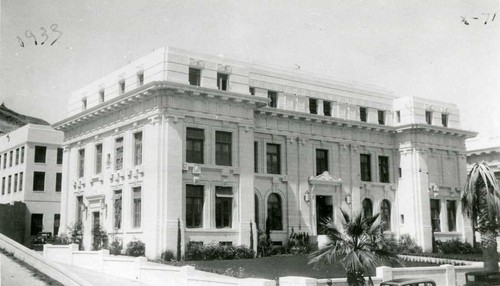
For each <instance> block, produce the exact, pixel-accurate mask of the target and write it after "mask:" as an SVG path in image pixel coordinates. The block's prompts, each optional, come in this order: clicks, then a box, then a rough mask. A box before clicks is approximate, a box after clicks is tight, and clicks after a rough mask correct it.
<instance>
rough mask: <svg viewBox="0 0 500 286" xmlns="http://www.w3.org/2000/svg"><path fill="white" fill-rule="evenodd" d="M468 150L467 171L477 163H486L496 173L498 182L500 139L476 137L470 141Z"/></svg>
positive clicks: (499, 175)
mask: <svg viewBox="0 0 500 286" xmlns="http://www.w3.org/2000/svg"><path fill="white" fill-rule="evenodd" d="M465 143H466V148H467V169H468V170H470V168H472V164H474V163H475V162H478V163H479V162H482V161H484V162H486V163H487V164H488V166H489V167H490V169H491V170H492V171H493V172H494V173H495V177H496V178H497V180H500V137H491V138H484V137H476V138H471V139H468V140H467V141H466V142H465Z"/></svg>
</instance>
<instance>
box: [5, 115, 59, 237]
mask: <svg viewBox="0 0 500 286" xmlns="http://www.w3.org/2000/svg"><path fill="white" fill-rule="evenodd" d="M62 140H63V133H62V132H61V131H57V130H54V129H52V127H50V126H46V125H35V124H27V125H24V126H23V127H20V128H18V129H16V130H14V131H11V132H9V133H7V134H4V135H2V136H0V204H7V203H13V202H16V201H19V202H24V203H25V204H26V206H27V208H28V212H29V219H28V221H27V222H26V234H25V236H24V237H25V241H24V242H29V241H31V239H32V238H33V237H34V236H35V235H36V234H38V233H39V232H50V233H58V231H59V225H60V205H61V204H60V202H61V191H62V172H61V168H62V161H63V160H62V155H63V152H62V148H61V144H62Z"/></svg>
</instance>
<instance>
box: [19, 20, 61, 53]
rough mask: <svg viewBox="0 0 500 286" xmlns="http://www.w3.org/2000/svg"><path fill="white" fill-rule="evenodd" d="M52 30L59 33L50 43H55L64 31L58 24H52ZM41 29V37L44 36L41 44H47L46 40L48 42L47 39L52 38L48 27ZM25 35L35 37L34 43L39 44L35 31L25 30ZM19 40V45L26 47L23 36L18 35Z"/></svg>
mask: <svg viewBox="0 0 500 286" xmlns="http://www.w3.org/2000/svg"><path fill="white" fill-rule="evenodd" d="M50 30H51V31H52V32H54V33H56V34H58V35H57V38H55V39H54V40H53V41H52V42H51V43H50V45H51V46H52V45H54V43H55V42H57V40H59V38H60V37H61V36H62V34H63V33H62V32H61V31H59V30H58V27H57V24H52V25H50ZM40 31H41V37H42V41H41V42H40V45H43V44H45V42H47V40H48V39H49V38H50V36H49V34H47V29H45V27H40ZM24 36H25V37H26V38H27V39H29V38H32V39H33V43H34V44H35V46H37V45H38V41H37V39H36V36H35V35H34V34H33V32H32V31H31V30H26V31H24ZM17 41H18V42H19V45H20V46H21V47H22V48H24V42H23V39H22V38H21V37H19V36H18V37H17Z"/></svg>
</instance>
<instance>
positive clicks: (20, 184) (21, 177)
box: [19, 172, 24, 192]
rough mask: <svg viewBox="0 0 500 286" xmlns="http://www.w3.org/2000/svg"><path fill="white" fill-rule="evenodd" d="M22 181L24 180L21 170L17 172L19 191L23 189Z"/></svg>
mask: <svg viewBox="0 0 500 286" xmlns="http://www.w3.org/2000/svg"><path fill="white" fill-rule="evenodd" d="M23 181H24V177H23V172H21V173H19V191H20V192H22V191H23Z"/></svg>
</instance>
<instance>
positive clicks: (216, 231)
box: [186, 228, 239, 233]
mask: <svg viewBox="0 0 500 286" xmlns="http://www.w3.org/2000/svg"><path fill="white" fill-rule="evenodd" d="M186 232H205V233H207V232H215V233H218V232H234V233H238V232H239V230H237V229H234V228H186Z"/></svg>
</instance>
